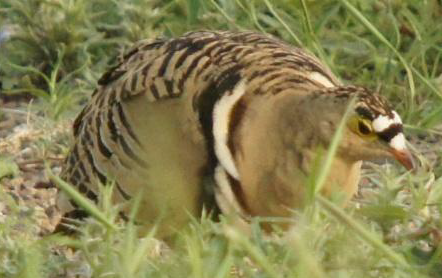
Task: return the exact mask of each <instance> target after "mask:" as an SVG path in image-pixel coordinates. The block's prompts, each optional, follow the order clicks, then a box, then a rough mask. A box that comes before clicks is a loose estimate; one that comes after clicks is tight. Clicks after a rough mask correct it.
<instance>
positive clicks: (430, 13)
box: [0, 0, 442, 278]
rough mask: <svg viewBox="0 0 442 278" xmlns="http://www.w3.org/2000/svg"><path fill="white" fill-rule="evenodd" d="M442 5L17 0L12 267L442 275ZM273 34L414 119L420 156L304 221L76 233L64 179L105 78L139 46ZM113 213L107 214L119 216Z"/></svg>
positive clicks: (1, 55)
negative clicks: (191, 34)
mask: <svg viewBox="0 0 442 278" xmlns="http://www.w3.org/2000/svg"><path fill="white" fill-rule="evenodd" d="M440 18H442V3H441V1H437V0H427V1H415V0H402V1H401V0H389V1H387V0H372V1H365V0H324V1H319V0H317V1H307V0H298V1H286V0H278V1H270V0H261V1H244V0H164V1H162V0H150V1H145V0H122V1H113V0H112V1H108V0H94V1H90V0H2V1H1V2H0V84H1V87H0V277H219V278H221V277H319V278H321V277H405V278H411V277H442V218H441V212H442V177H441V175H442V163H441V154H442V61H441V59H442V57H441V56H442V32H441V30H442V21H441V20H440ZM201 29H231V30H258V31H260V32H264V33H268V34H272V35H275V36H277V37H280V38H282V39H284V40H285V41H288V42H290V43H291V44H293V45H296V46H300V47H303V48H307V49H309V50H310V51H311V52H313V53H315V54H316V55H317V56H319V57H320V58H321V59H322V60H323V61H325V62H326V63H327V64H328V65H329V66H330V68H331V69H332V70H333V71H334V72H335V73H336V74H337V76H339V77H340V78H341V79H342V80H343V81H344V82H346V83H356V84H362V85H364V86H366V87H369V88H372V89H374V90H379V91H381V92H382V94H383V95H385V96H386V97H387V98H388V99H389V100H390V101H391V102H392V103H394V105H395V107H396V110H398V111H399V112H400V114H401V115H403V118H404V120H405V122H406V125H405V129H406V133H407V134H408V135H409V141H410V142H411V145H412V146H411V148H412V149H413V150H414V151H415V153H416V154H417V158H418V160H419V164H420V167H419V169H418V170H417V171H415V172H413V173H409V172H405V171H404V170H403V169H402V168H400V167H399V166H397V165H391V164H389V165H383V166H379V165H376V164H371V163H367V164H366V165H365V167H364V168H365V170H364V175H363V179H362V181H361V188H360V192H359V194H358V196H357V197H356V198H355V199H354V200H353V202H352V203H351V205H350V206H349V207H347V208H345V209H344V210H343V209H341V208H339V207H337V206H335V205H334V204H333V203H332V202H331V201H328V200H325V199H323V198H321V197H320V196H317V197H316V198H315V199H314V201H313V202H312V203H311V204H310V205H309V206H308V207H306V208H305V209H304V210H302V211H299V212H296V215H295V216H294V221H295V222H296V224H295V225H294V226H293V228H292V229H290V230H289V231H288V232H285V233H283V232H275V234H274V235H272V236H268V235H266V234H264V233H263V232H262V231H261V230H260V229H259V221H261V220H260V219H255V220H254V222H253V223H252V227H253V229H252V231H253V232H252V236H251V237H246V236H245V235H243V234H241V233H240V232H239V231H237V230H236V229H235V228H233V227H231V226H230V225H229V224H228V223H229V221H228V219H221V221H213V220H212V219H211V218H210V215H204V216H203V217H202V218H201V219H195V220H194V222H193V223H192V224H191V225H190V227H189V229H187V230H183V231H180V232H179V233H178V236H177V239H176V240H175V242H174V243H173V244H171V243H167V244H166V243H162V242H159V241H157V240H155V237H154V235H155V231H152V232H151V233H150V234H147V235H142V236H141V237H140V236H139V235H138V233H137V227H136V226H133V225H131V224H130V223H120V222H118V221H117V220H116V219H117V217H116V215H117V211H116V209H117V208H116V207H115V206H112V205H111V204H110V202H109V196H110V194H111V193H110V191H109V190H110V189H111V187H106V188H105V189H104V190H103V192H102V194H101V201H100V204H98V207H99V209H100V210H99V211H98V214H99V217H98V218H97V219H101V221H100V220H94V219H90V220H88V221H87V223H86V224H84V225H81V226H80V227H79V228H78V229H79V231H78V234H77V235H76V236H74V237H69V236H65V235H60V234H51V233H50V230H51V229H52V228H53V226H54V222H55V221H56V219H57V217H59V215H57V212H56V211H54V208H53V202H54V200H53V199H54V194H55V188H51V187H50V184H49V183H48V175H52V173H55V174H57V173H58V172H59V171H60V166H61V164H62V159H63V157H64V156H65V155H66V153H67V151H68V148H69V144H70V141H69V140H70V136H69V134H70V124H71V122H72V119H73V117H74V116H75V114H76V113H77V112H78V111H79V110H80V109H81V107H82V105H83V104H84V102H85V100H86V99H87V98H88V96H89V95H90V94H91V93H92V91H93V89H94V87H95V85H96V81H97V79H98V78H99V77H100V75H101V74H102V73H103V72H104V71H105V70H106V69H107V68H109V67H111V66H112V65H113V63H114V62H115V60H116V57H117V56H118V55H119V54H121V53H122V52H124V50H125V49H127V47H129V46H130V45H131V44H132V43H133V42H135V41H137V40H139V39H144V38H153V37H158V36H166V37H171V36H177V35H180V34H182V33H184V32H186V31H191V30H201ZM103 223H107V224H103Z"/></svg>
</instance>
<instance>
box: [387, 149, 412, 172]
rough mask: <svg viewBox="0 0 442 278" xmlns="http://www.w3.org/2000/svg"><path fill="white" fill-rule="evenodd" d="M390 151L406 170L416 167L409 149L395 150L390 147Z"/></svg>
mask: <svg viewBox="0 0 442 278" xmlns="http://www.w3.org/2000/svg"><path fill="white" fill-rule="evenodd" d="M390 153H391V154H393V156H394V157H395V158H396V160H397V161H399V162H400V163H401V164H402V165H404V167H405V168H406V169H407V170H413V169H415V168H416V164H415V162H414V159H413V156H412V155H411V153H410V151H409V150H407V149H403V150H396V149H393V148H391V149H390Z"/></svg>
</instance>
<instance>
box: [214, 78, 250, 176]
mask: <svg viewBox="0 0 442 278" xmlns="http://www.w3.org/2000/svg"><path fill="white" fill-rule="evenodd" d="M245 92H246V82H245V80H244V79H243V80H241V81H240V82H238V84H237V85H236V86H235V88H234V89H233V93H232V94H230V95H229V94H225V95H224V96H222V97H221V99H220V100H219V101H218V102H217V103H216V104H215V107H214V108H213V137H214V141H215V142H214V144H215V154H216V156H217V158H218V160H219V162H220V164H221V165H222V166H223V167H224V169H226V171H227V172H228V173H229V174H230V175H231V176H232V177H234V178H235V179H237V180H238V179H239V174H238V170H237V169H236V166H235V161H234V159H233V156H232V153H231V152H230V150H229V147H228V146H227V142H228V139H229V122H230V114H231V112H232V108H233V107H234V106H235V104H236V103H237V101H238V100H239V99H240V98H241V97H242V96H243V95H244V93H245Z"/></svg>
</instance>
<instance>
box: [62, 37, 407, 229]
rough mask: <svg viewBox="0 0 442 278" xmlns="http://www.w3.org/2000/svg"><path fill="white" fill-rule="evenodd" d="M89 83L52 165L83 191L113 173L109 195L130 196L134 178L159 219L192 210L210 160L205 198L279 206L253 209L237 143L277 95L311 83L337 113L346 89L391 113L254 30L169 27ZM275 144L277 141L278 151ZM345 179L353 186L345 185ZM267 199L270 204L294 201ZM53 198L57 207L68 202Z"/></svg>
mask: <svg viewBox="0 0 442 278" xmlns="http://www.w3.org/2000/svg"><path fill="white" fill-rule="evenodd" d="M98 83H99V87H98V88H97V90H96V91H95V92H94V93H93V95H92V98H91V100H90V102H89V104H88V105H87V106H86V107H85V108H84V109H83V111H82V112H81V113H80V115H79V116H78V117H77V119H76V120H75V123H74V136H75V145H74V146H73V149H72V151H71V152H70V154H69V156H68V158H67V159H66V165H65V167H64V170H63V173H62V177H63V178H64V179H66V180H67V181H69V182H70V183H72V184H74V185H75V186H77V187H78V189H79V191H80V192H82V193H84V194H86V195H87V196H88V197H89V198H91V199H94V200H96V198H97V184H98V183H102V184H106V183H107V181H114V182H115V185H116V189H117V190H116V192H115V200H116V201H128V200H131V198H133V196H135V195H137V194H139V192H140V189H141V190H142V191H141V192H143V194H145V197H144V198H143V203H142V207H143V209H142V210H141V211H140V213H139V214H140V217H139V219H142V220H143V221H144V222H148V223H154V222H156V221H159V219H160V218H162V216H164V215H163V214H165V215H167V217H164V218H165V219H166V220H164V222H166V223H165V224H164V225H162V226H164V227H165V230H168V229H170V227H179V226H180V225H181V224H182V223H184V222H185V221H186V220H185V219H186V218H187V216H186V215H187V214H186V213H185V212H184V211H186V210H187V211H188V212H190V214H193V215H198V213H199V212H200V210H201V206H202V201H201V198H202V183H203V179H204V176H205V175H208V176H211V175H213V173H214V171H215V170H214V169H215V167H216V165H218V166H217V167H218V168H217V171H216V172H217V173H216V174H215V179H216V181H217V183H218V189H217V194H218V195H217V200H218V203H219V205H220V207H221V209H222V210H223V211H227V210H230V208H229V207H230V206H234V207H237V208H236V210H237V211H238V210H242V211H243V213H244V214H247V215H287V212H286V211H284V212H283V213H282V212H279V211H278V210H280V208H278V209H273V208H270V209H269V208H267V209H260V208H257V206H258V205H254V204H252V203H253V202H256V201H257V200H258V199H260V200H261V199H262V198H261V197H259V198H258V197H257V195H256V194H259V193H256V188H255V189H253V190H249V188H253V187H254V185H253V184H254V178H253V177H252V178H245V176H244V175H247V174H249V175H250V174H251V173H250V171H251V169H255V170H257V169H256V168H253V167H255V166H253V167H252V166H250V167H252V168H250V169H249V168H248V167H249V166H247V167H246V166H244V165H247V162H244V161H245V160H246V159H252V158H245V156H247V154H246V153H247V152H248V151H249V150H245V149H247V148H249V146H245V145H244V144H245V142H247V143H253V142H254V141H256V142H261V141H260V139H259V140H258V139H256V138H249V139H244V140H243V139H242V138H243V137H247V135H244V134H245V133H247V132H245V130H247V129H245V127H244V126H245V125H250V126H257V127H256V128H258V129H259V128H260V127H259V124H257V123H255V121H254V120H253V119H252V118H253V117H255V116H251V115H250V113H255V114H257V115H256V117H257V118H260V114H261V113H264V114H265V113H269V111H267V110H269V109H272V108H273V106H274V105H279V104H277V103H279V102H278V99H285V98H286V97H287V95H288V96H292V95H293V96H295V99H293V100H289V101H287V102H290V101H295V102H296V103H298V105H303V104H302V103H303V102H304V101H306V100H308V101H310V102H312V103H313V102H314V103H316V102H315V100H313V99H314V98H315V94H318V95H319V96H320V98H321V96H324V99H330V100H331V99H333V101H329V100H327V101H324V102H325V103H327V105H328V103H333V102H338V103H339V104H336V105H337V106H338V109H337V112H336V114H337V115H338V116H339V113H340V111H341V110H342V107H345V104H346V103H347V102H348V101H349V98H351V97H352V96H356V97H358V98H359V100H360V101H359V102H358V103H359V104H358V108H357V109H355V111H356V112H357V111H358V110H359V111H361V112H360V115H361V117H365V118H369V119H370V120H375V119H376V118H377V117H379V116H380V115H382V116H386V117H387V118H388V117H389V118H392V117H393V116H392V115H393V114H392V110H391V109H390V108H389V106H388V105H387V104H386V102H385V101H384V100H382V99H381V98H379V97H378V96H376V95H374V94H371V93H370V92H368V91H367V90H366V89H363V88H361V87H354V86H343V85H342V84H341V82H340V81H339V80H338V79H337V78H336V77H335V76H334V75H333V74H332V73H331V71H330V70H329V69H328V68H327V67H326V66H324V65H323V64H322V63H321V62H320V61H318V59H317V58H315V57H314V56H312V55H310V54H308V53H307V52H305V51H304V50H301V49H299V48H294V47H292V46H289V45H288V44H286V43H284V42H281V41H279V40H277V39H275V38H271V37H268V36H265V35H262V34H258V33H254V32H228V31H225V32H216V31H206V32H191V33H188V34H185V35H183V36H182V37H179V38H175V39H156V40H145V41H141V42H139V43H138V44H137V45H135V46H134V48H132V49H131V50H129V51H128V53H127V54H126V55H124V56H123V57H122V59H121V61H120V62H119V64H118V65H117V66H115V67H114V68H112V69H111V70H110V71H108V72H107V73H106V74H104V75H103V77H102V78H101V79H100V80H99V82H98ZM345 95H347V97H345V98H342V96H345ZM306 105H307V106H306V107H304V108H303V109H299V110H300V111H301V110H305V111H304V112H303V113H309V112H306V111H307V110H308V105H310V104H309V103H307V104H306ZM315 105H316V104H315ZM275 107H278V106H275ZM311 107H312V108H311V109H314V108H315V109H316V108H317V107H320V106H318V105H317V106H314V105H312V106H311ZM327 107H328V106H324V108H327ZM284 109H285V108H284ZM293 110H298V109H297V108H296V107H293ZM317 112H319V111H317ZM321 112H323V111H321ZM325 112H326V111H325ZM290 113H291V112H290ZM290 113H288V114H290ZM296 113H298V112H296ZM333 113H334V112H333ZM278 115H279V114H278ZM367 115H368V116H367ZM312 119H316V118H315V117H313V118H312ZM296 120H302V119H293V121H296ZM282 122H285V121H282ZM286 124H287V123H285V124H284V125H283V126H281V127H275V130H273V129H272V130H269V131H268V132H270V133H271V134H282V133H285V130H283V129H285V128H287V129H290V128H292V127H291V126H290V125H291V124H289V126H286ZM247 128H248V127H247ZM281 128H282V129H281ZM299 132H303V131H302V130H301V131H299ZM383 132H384V133H385V132H386V131H385V130H383ZM399 132H402V130H401V129H400V131H399V130H397V132H396V133H394V134H393V133H391V132H390V134H389V135H388V136H387V135H386V136H385V138H387V137H388V140H391V139H392V138H393V137H394V136H396V135H397V134H398V133H399ZM252 133H253V132H251V134H252ZM261 135H262V134H259V136H261ZM307 135H308V136H314V135H313V133H308V132H306V136H307ZM257 136H258V135H257ZM278 136H279V135H278ZM281 136H282V137H284V136H283V135H281ZM306 136H301V137H302V138H301V137H300V136H298V135H296V136H295V137H296V138H293V142H292V143H293V144H294V145H296V144H298V143H299V142H301V141H302V142H304V141H306V142H307V141H309V144H311V145H313V146H316V145H315V144H317V145H322V144H323V143H326V142H321V140H316V139H311V140H307V139H306V138H304V137H306ZM308 136H307V137H308ZM298 137H299V138H298ZM278 138H279V137H278ZM255 139H256V140H255ZM283 140H286V139H283ZM243 141H244V142H243ZM298 141H299V142H298ZM306 142H304V143H306ZM304 143H303V144H304ZM278 144H279V143H278ZM306 144H307V143H306ZM286 151H288V150H285V149H283V152H284V156H285V155H286V154H285V152H286ZM266 152H267V151H266ZM275 152H276V151H275ZM293 152H294V157H299V156H303V155H304V152H303V151H301V150H299V149H295V150H293ZM278 155H279V153H278ZM250 156H251V157H252V156H253V155H250ZM259 157H260V156H259V155H257V156H256V157H254V158H253V159H255V158H259ZM270 157H271V158H275V156H273V155H272V156H270ZM266 158H267V157H266ZM358 158H359V157H358ZM360 159H361V158H359V159H357V160H355V161H359V160H360ZM243 160H244V161H243ZM290 160H291V159H287V161H290ZM304 160H305V159H304V158H302V157H301V159H295V160H294V162H293V163H295V164H296V163H298V164H299V166H297V167H295V169H296V168H300V169H301V172H302V173H303V175H306V174H308V172H309V170H308V166H306V165H303V163H304V164H305V161H304ZM265 163H266V162H264V164H265ZM278 163H279V162H278ZM285 163H286V162H284V163H283V164H284V165H285ZM352 165H353V164H352ZM243 166H244V167H245V168H244V167H243ZM286 166H287V165H286ZM286 166H284V167H286ZM269 167H270V166H269ZM272 167H273V170H274V171H275V173H276V172H278V171H283V172H286V171H287V169H282V168H280V166H278V165H277V164H275V165H274V166H272ZM303 167H307V169H303ZM346 167H347V166H346ZM352 167H353V166H352ZM270 168H271V167H270ZM270 168H269V169H267V168H266V169H265V170H266V171H267V170H270ZM350 168H351V167H350ZM350 168H348V169H350ZM345 169H347V168H345ZM348 169H347V170H345V171H350V170H348ZM358 171H359V170H358ZM279 174H280V173H279ZM259 175H260V174H257V176H259ZM290 175H292V174H290ZM345 175H346V176H348V173H346V174H345ZM350 176H351V175H350ZM356 176H357V175H356ZM247 179H249V180H247ZM298 179H299V178H298ZM271 180H272V179H270V181H271ZM280 182H281V181H278V182H277V183H280ZM296 183H299V182H295V184H296ZM354 183H355V182H354V181H352V185H351V186H353V187H354ZM356 183H357V182H356ZM220 184H224V185H223V186H221V185H220ZM272 186H273V185H272ZM275 186H276V185H275ZM227 187H228V188H227ZM281 188H283V187H281ZM281 188H280V189H281ZM280 189H278V190H280ZM281 190H282V189H281ZM284 190H286V189H284ZM349 190H350V191H352V192H354V188H352V189H349ZM352 192H351V193H349V194H350V195H351V194H352ZM278 194H279V193H278ZM278 194H276V195H278ZM290 194H292V193H290ZM227 196H230V197H227ZM63 198H64V197H61V199H63ZM232 198H233V199H232ZM275 198H276V197H275ZM278 198H279V197H278ZM278 198H276V199H278ZM295 199H297V198H292V199H290V202H293V201H296V200H295ZM279 201H280V204H278V205H276V207H279V206H280V205H281V204H284V206H285V205H288V206H289V207H294V206H296V205H293V204H292V205H290V204H286V201H284V200H279ZM297 201H299V200H297ZM226 202H227V203H229V204H230V205H229V204H226ZM233 202H234V203H235V204H234V205H233ZM290 202H289V203H290ZM61 203H62V202H60V207H64V210H65V211H69V210H71V209H72V207H73V206H74V205H73V204H71V205H68V206H65V205H63V204H61ZM220 203H221V204H220ZM271 206H275V204H271ZM264 207H265V206H264ZM166 233H167V232H166Z"/></svg>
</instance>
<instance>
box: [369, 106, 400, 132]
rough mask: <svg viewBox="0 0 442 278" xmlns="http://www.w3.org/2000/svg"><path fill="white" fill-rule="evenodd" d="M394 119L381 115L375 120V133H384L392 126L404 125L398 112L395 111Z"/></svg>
mask: <svg viewBox="0 0 442 278" xmlns="http://www.w3.org/2000/svg"><path fill="white" fill-rule="evenodd" d="M393 115H394V116H393V119H391V118H390V117H388V116H384V115H379V116H378V117H377V118H376V119H374V120H373V129H374V131H375V132H382V131H384V130H385V129H387V128H389V127H390V126H391V125H392V124H402V120H401V117H399V115H398V113H396V111H393Z"/></svg>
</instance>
